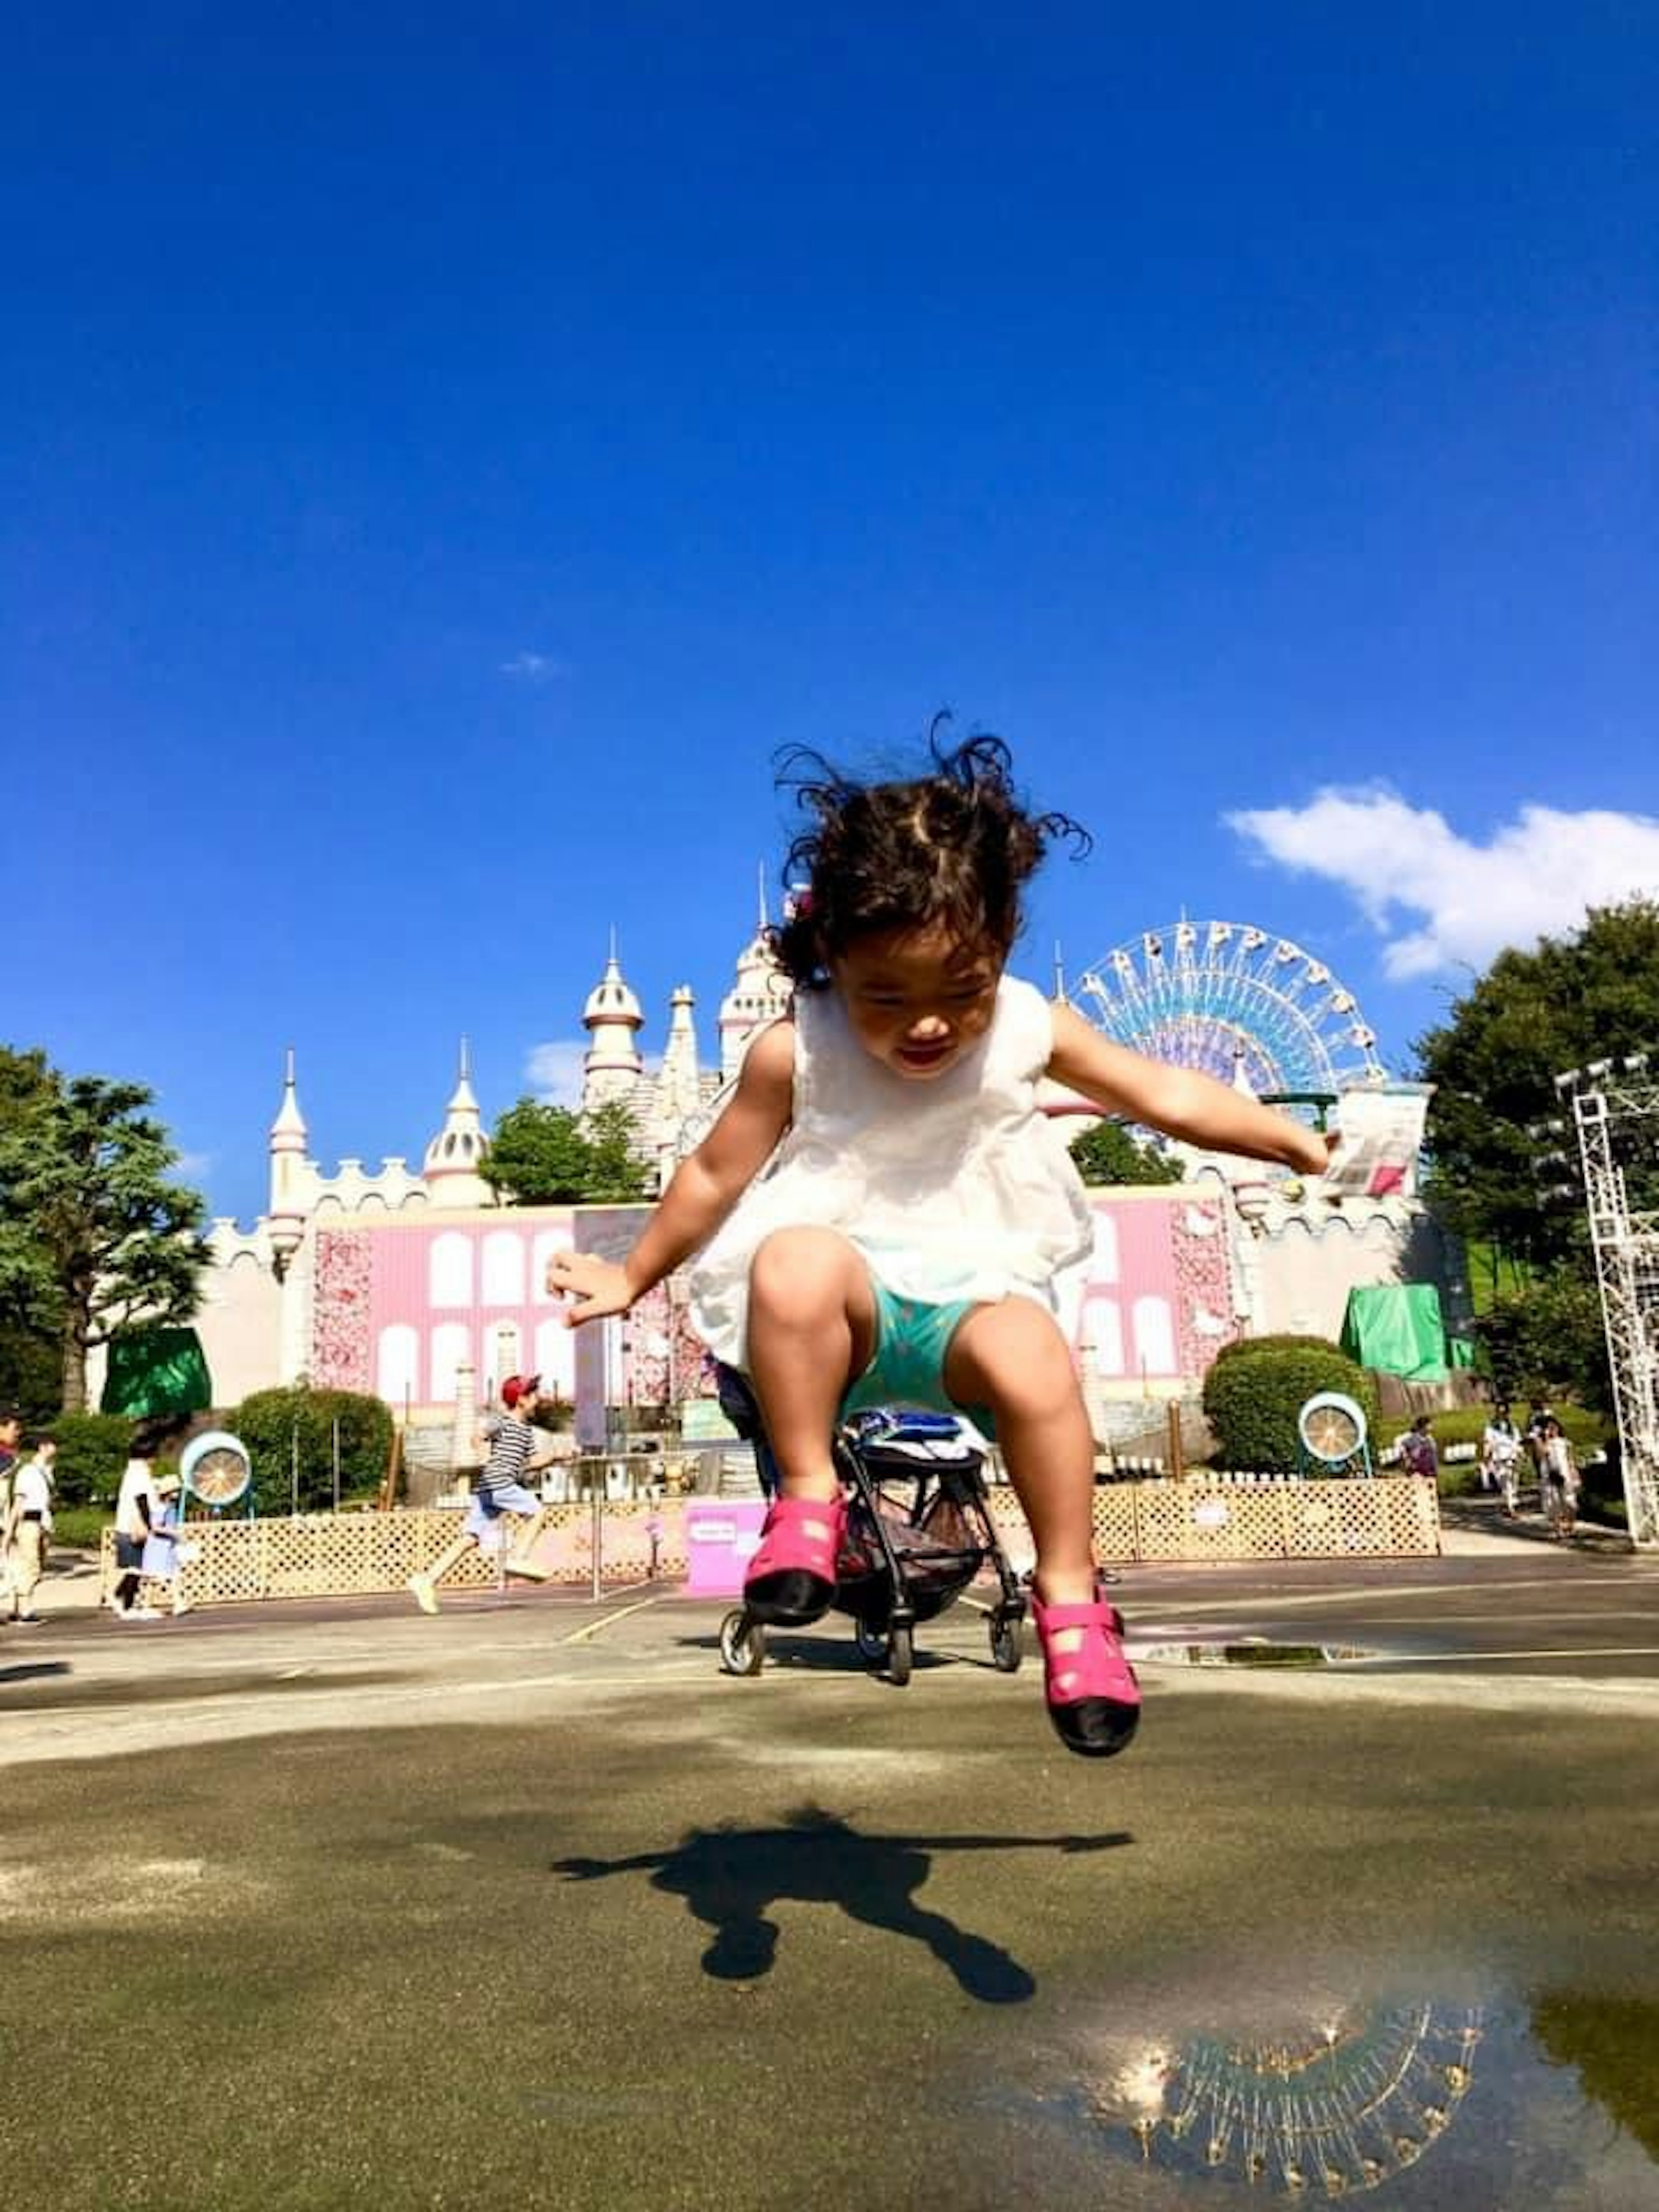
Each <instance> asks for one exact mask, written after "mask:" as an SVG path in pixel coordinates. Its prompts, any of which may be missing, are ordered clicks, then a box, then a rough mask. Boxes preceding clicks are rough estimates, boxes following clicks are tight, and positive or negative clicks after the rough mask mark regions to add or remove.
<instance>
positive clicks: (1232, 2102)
mask: <svg viewBox="0 0 1659 2212" xmlns="http://www.w3.org/2000/svg"><path fill="white" fill-rule="evenodd" d="M1480 2036H1481V2015H1480V2009H1479V2008H1474V2007H1467V2006H1464V2007H1455V2006H1443V2005H1436V2004H1431V2003H1427V2002H1419V2001H1411V2002H1385V2003H1380V2004H1378V2005H1376V2006H1375V2007H1373V2008H1370V2009H1369V2010H1364V2011H1362V2010H1360V2009H1359V2008H1343V2009H1341V2010H1340V2011H1338V2012H1334V2013H1333V2014H1332V2015H1330V2016H1329V2017H1328V2018H1327V2019H1325V2020H1323V2021H1319V2022H1317V2023H1316V2024H1314V2025H1311V2026H1310V2027H1308V2028H1307V2029H1306V2030H1305V2031H1303V2032H1292V2033H1285V2034H1283V2035H1280V2036H1276V2037H1270V2038H1267V2039H1262V2040H1260V2041H1258V2040H1255V2039H1248V2040H1247V2039H1243V2038H1240V2037H1237V2036H1231V2035H1225V2034H1214V2035H1199V2036H1194V2037H1193V2038H1192V2039H1189V2040H1188V2041H1187V2042H1185V2043H1182V2044H1180V2045H1155V2044H1154V2045H1146V2046H1145V2047H1144V2048H1142V2049H1141V2050H1140V2051H1138V2052H1135V2053H1133V2054H1132V2055H1128V2056H1127V2057H1126V2060H1125V2063H1123V2064H1122V2065H1121V2068H1120V2069H1119V2070H1118V2071H1117V2072H1116V2073H1115V2075H1112V2076H1111V2077H1110V2078H1109V2079H1108V2080H1103V2081H1100V2082H1098V2083H1097V2085H1095V2086H1094V2087H1093V2088H1092V2089H1091V2093H1090V2108H1091V2118H1093V2119H1094V2120H1096V2121H1097V2122H1098V2123H1100V2124H1103V2125H1105V2126H1107V2127H1109V2128H1110V2129H1111V2130H1114V2132H1115V2131H1116V2130H1119V2129H1123V2130H1127V2137H1128V2144H1127V2145H1126V2148H1127V2147H1129V2146H1131V2145H1138V2146H1139V2152H1140V2155H1141V2156H1142V2158H1144V2159H1146V2160H1148V2161H1149V2162H1156V2163H1158V2164H1159V2165H1164V2166H1175V2167H1178V2168H1182V2169H1184V2170H1185V2171H1187V2172H1194V2173H1201V2172H1210V2173H1212V2174H1215V2175H1217V2176H1218V2177H1219V2176H1222V2175H1227V2174H1230V2175H1231V2176H1232V2177H1233V2178H1235V2179H1239V2180H1243V2181H1247V2182H1249V2183H1250V2184H1251V2185H1254V2186H1256V2187H1265V2188H1266V2189H1267V2190H1269V2191H1275V2192H1277V2193H1282V2194H1284V2195H1285V2196H1289V2197H1303V2196H1324V2197H1344V2196H1350V2195H1358V2194H1360V2193H1363V2192H1364V2191H1367V2190H1371V2189H1376V2188H1377V2187H1378V2186H1380V2185H1381V2184H1382V2183H1383V2182H1384V2181H1386V2180H1388V2179H1389V2178H1390V2176H1392V2175H1394V2174H1395V2173H1398V2172H1401V2170H1402V2169H1403V2168H1405V2167H1407V2166H1413V2165H1415V2163H1416V2162H1417V2160H1419V2159H1420V2158H1421V2157H1422V2156H1423V2155H1424V2154H1425V2152H1426V2151H1428V2150H1429V2149H1431V2148H1432V2146H1433V2145H1434V2143H1435V2142H1436V2141H1437V2139H1438V2138H1439V2137H1440V2136H1443V2134H1444V2132H1445V2130H1447V2128H1448V2127H1449V2126H1450V2124H1451V2123H1452V2121H1453V2120H1454V2119H1455V2117H1456V2113H1457V2110H1458V2107H1459V2106H1460V2104H1461V2103H1462V2100H1463V2098H1464V2097H1465V2096H1466V2095H1467V2093H1468V2088H1469V2085H1470V2083H1471V2081H1473V2079H1474V2053H1475V2046H1476V2045H1477V2044H1478V2043H1479V2042H1480Z"/></svg>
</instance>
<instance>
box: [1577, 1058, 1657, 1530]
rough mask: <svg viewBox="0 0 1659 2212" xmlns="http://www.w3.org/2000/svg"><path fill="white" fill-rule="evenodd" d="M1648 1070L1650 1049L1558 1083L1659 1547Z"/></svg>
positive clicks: (1621, 1410)
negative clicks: (1647, 1196) (1634, 1202)
mask: <svg viewBox="0 0 1659 2212" xmlns="http://www.w3.org/2000/svg"><path fill="white" fill-rule="evenodd" d="M1646 1070H1647V1055H1646V1054H1644V1053H1637V1054H1632V1056H1631V1058H1629V1059H1628V1060H1621V1061H1620V1062H1619V1063H1617V1065H1616V1066H1615V1063H1614V1062H1613V1061H1611V1060H1592V1061H1591V1063H1590V1065H1589V1066H1588V1067H1586V1068H1583V1069H1580V1068H1576V1067H1575V1068H1570V1069H1569V1070H1568V1071H1567V1073H1565V1075H1560V1076H1558V1077H1557V1078H1556V1088H1557V1089H1558V1090H1559V1091H1571V1095H1572V1115H1573V1122H1574V1126H1575V1127H1576V1128H1577V1133H1578V1153H1579V1161H1580V1164H1581V1166H1582V1168H1583V1176H1584V1203H1585V1206H1587V1208H1588V1209H1589V1229H1590V1249H1591V1250H1592V1252H1593V1253H1594V1255H1595V1279H1596V1286H1597V1288H1598V1290H1599V1291H1600V1292H1601V1320H1602V1325H1603V1327H1604V1328H1605V1329H1606V1331H1607V1360H1608V1364H1609V1365H1610V1366H1611V1368H1612V1370H1613V1411H1614V1413H1616V1415H1617V1417H1618V1421H1619V1443H1620V1453H1621V1455H1622V1457H1623V1461H1624V1473H1625V1508H1626V1516H1627V1518H1628V1522H1629V1528H1630V1535H1631V1541H1632V1543H1634V1544H1638V1545H1659V1213H1654V1212H1632V1210H1631V1206H1630V1200H1629V1194H1628V1192H1627V1190H1626V1182H1625V1168H1624V1166H1623V1165H1622V1164H1621V1163H1620V1156H1621V1154H1622V1155H1623V1156H1624V1157H1625V1158H1640V1159H1641V1160H1642V1161H1643V1162H1644V1164H1647V1163H1650V1162H1651V1160H1652V1159H1653V1157H1654V1154H1655V1152H1656V1150H1659V1080H1656V1079H1654V1078H1653V1077H1652V1076H1650V1075H1649V1074H1648V1073H1647V1072H1646Z"/></svg>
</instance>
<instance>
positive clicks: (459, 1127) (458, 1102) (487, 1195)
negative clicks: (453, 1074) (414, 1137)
mask: <svg viewBox="0 0 1659 2212" xmlns="http://www.w3.org/2000/svg"><path fill="white" fill-rule="evenodd" d="M488 1150H489V1138H488V1137H486V1136H485V1134H484V1133H483V1121H482V1119H481V1117H480V1115H479V1112H478V1102H477V1098H476V1097H474V1096H473V1092H472V1081H471V1069H470V1066H469V1054H468V1050H467V1041H466V1039H465V1037H463V1038H462V1039H461V1065H460V1073H459V1076H458V1077H457V1079H456V1083H455V1089H454V1091H453V1095H452V1096H451V1098H450V1101H449V1104H448V1105H447V1107H446V1108H445V1109H444V1125H443V1127H442V1128H441V1129H440V1130H439V1132H438V1133H437V1135H436V1136H435V1138H434V1139H432V1142H431V1143H430V1144H429V1145H428V1146H427V1148H426V1159H425V1161H424V1163H423V1164H422V1170H421V1173H422V1177H423V1179H424V1181H425V1182H426V1187H427V1188H428V1190H429V1191H430V1192H431V1194H432V1203H433V1205H434V1206H445V1207H451V1206H493V1205H494V1204H495V1192H494V1191H493V1190H492V1189H491V1188H490V1187H489V1184H488V1183H487V1182H485V1181H484V1179H483V1176H482V1175H480V1174H479V1172H478V1170H479V1168H480V1166H481V1165H482V1164H483V1156H484V1154H485V1152H487V1151H488Z"/></svg>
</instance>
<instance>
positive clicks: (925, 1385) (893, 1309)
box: [841, 1275, 997, 1437]
mask: <svg viewBox="0 0 1659 2212" xmlns="http://www.w3.org/2000/svg"><path fill="white" fill-rule="evenodd" d="M870 1288H871V1290H872V1291H873V1292H874V1294H875V1301H876V1346H875V1350H874V1351H873V1352H872V1353H871V1355H870V1364H869V1365H868V1366H867V1367H866V1369H865V1370H864V1372H863V1374H862V1375H860V1376H859V1377H858V1379H857V1380H856V1381H855V1382H854V1383H853V1385H852V1387H851V1389H849V1390H848V1393H847V1395H846V1396H845V1397H844V1398H843V1399H842V1401H841V1418H842V1420H845V1419H846V1418H847V1416H848V1414H849V1413H858V1412H859V1411H860V1408H862V1407H866V1406H909V1407H926V1408H927V1409H928V1410H930V1411H932V1412H933V1413H962V1414H965V1415H966V1417H967V1418H968V1419H969V1420H970V1421H971V1422H972V1423H973V1425H974V1426H975V1428H976V1429H977V1430H979V1431H980V1433H981V1435H982V1436H985V1437H994V1436H995V1435H996V1432H997V1431H996V1421H995V1419H994V1415H993V1414H992V1413H991V1409H990V1407H988V1406H958V1405H957V1402H956V1401H955V1399H954V1398H952V1397H951V1394H950V1392H949V1391H948V1390H947V1389H945V1354H946V1352H949V1350H950V1348H951V1338H952V1337H953V1336H954V1335H955V1334H956V1333H957V1329H958V1328H961V1326H962V1324H963V1322H964V1321H965V1320H966V1319H967V1317H968V1316H969V1314H970V1313H972V1311H973V1310H974V1308H975V1306H976V1305H978V1304H981V1303H982V1301H981V1300H979V1299H977V1298H958V1299H957V1300H956V1302H955V1303H954V1304H951V1305H943V1306H930V1305H927V1304H923V1302H922V1301H921V1299H920V1298H902V1297H899V1295H898V1293H897V1292H896V1291H890V1290H889V1289H888V1288H887V1287H886V1285H885V1284H884V1283H878V1281H877V1280H876V1279H875V1278H874V1276H873V1275H872V1277H871V1279H870Z"/></svg>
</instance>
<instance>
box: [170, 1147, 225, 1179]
mask: <svg viewBox="0 0 1659 2212" xmlns="http://www.w3.org/2000/svg"><path fill="white" fill-rule="evenodd" d="M217 1157H218V1156H217V1154H216V1153H214V1152H180V1153H179V1158H178V1159H177V1161H176V1162H175V1164H174V1165H173V1173H174V1175H176V1176H180V1177H182V1179H183V1180H184V1181H185V1182H205V1181H206V1179H207V1177H208V1176H210V1175H211V1174H212V1172H213V1170H214V1166H215V1164H216V1159H217Z"/></svg>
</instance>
